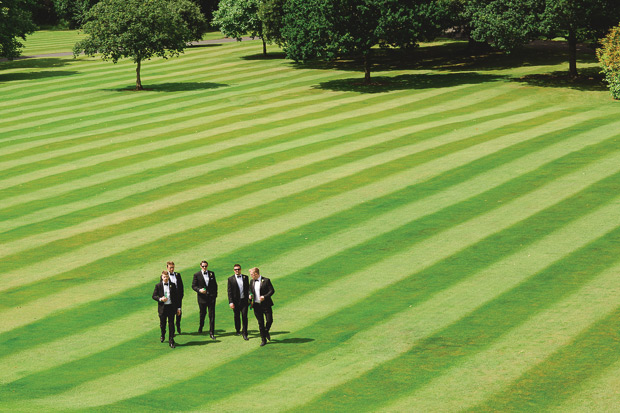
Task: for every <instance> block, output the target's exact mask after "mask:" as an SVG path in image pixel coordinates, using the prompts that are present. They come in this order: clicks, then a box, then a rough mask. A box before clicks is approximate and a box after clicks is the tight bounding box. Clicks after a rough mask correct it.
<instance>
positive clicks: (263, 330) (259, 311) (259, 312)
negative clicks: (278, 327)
mask: <svg viewBox="0 0 620 413" xmlns="http://www.w3.org/2000/svg"><path fill="white" fill-rule="evenodd" d="M254 316H255V317H256V320H257V321H258V329H259V330H260V336H261V338H263V339H265V338H266V337H267V333H268V332H269V329H270V328H271V324H272V323H273V312H272V311H271V306H268V305H265V304H258V303H254Z"/></svg>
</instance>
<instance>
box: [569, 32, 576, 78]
mask: <svg viewBox="0 0 620 413" xmlns="http://www.w3.org/2000/svg"><path fill="white" fill-rule="evenodd" d="M568 74H569V76H570V77H572V78H576V77H577V36H576V34H575V29H573V28H570V29H568Z"/></svg>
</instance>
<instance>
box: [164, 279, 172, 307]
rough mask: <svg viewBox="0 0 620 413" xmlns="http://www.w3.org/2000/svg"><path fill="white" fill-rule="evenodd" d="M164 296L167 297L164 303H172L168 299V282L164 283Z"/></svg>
mask: <svg viewBox="0 0 620 413" xmlns="http://www.w3.org/2000/svg"><path fill="white" fill-rule="evenodd" d="M164 297H168V299H167V300H166V302H165V303H164V305H170V304H172V301H170V285H169V284H164Z"/></svg>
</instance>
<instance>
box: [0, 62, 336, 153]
mask: <svg viewBox="0 0 620 413" xmlns="http://www.w3.org/2000/svg"><path fill="white" fill-rule="evenodd" d="M280 70H282V69H280ZM269 72H270V76H263V77H261V78H260V81H259V82H257V79H256V78H253V83H260V84H261V85H262V87H263V89H270V88H273V87H274V85H277V83H274V80H278V79H280V80H281V79H282V78H287V77H291V78H293V80H292V81H294V82H298V81H299V79H298V78H296V77H295V76H294V75H295V74H294V73H293V72H284V73H278V72H277V71H276V70H275V69H271V70H270V71H269ZM274 72H275V73H274ZM314 76H315V77H316V78H317V79H320V78H325V77H326V76H327V74H325V73H322V74H321V75H316V74H314ZM269 80H271V82H270V81H269ZM222 88H223V87H222ZM237 89H239V88H238V87H237ZM226 90H227V91H230V90H234V87H227V88H226ZM244 92H245V91H242V92H241V93H244ZM229 93H234V92H229ZM238 93H240V92H237V94H238ZM212 96H213V97H212V99H216V98H220V97H221V95H218V94H215V93H212ZM147 111H157V112H159V110H158V109H157V108H152V109H150V108H149V109H147ZM198 113H199V114H201V115H202V114H203V113H204V109H203V111H202V112H198ZM193 114H196V109H194V110H191V111H189V110H188V111H178V112H173V113H168V116H167V118H169V119H170V120H173V119H177V118H181V120H182V118H187V117H189V116H191V115H193ZM137 115H139V113H136V112H134V111H132V112H129V113H120V114H116V115H115V116H107V117H105V118H103V119H100V118H99V117H96V116H95V117H93V116H92V115H91V117H90V118H87V119H85V120H82V119H81V118H80V120H79V121H77V122H75V121H74V122H67V121H60V122H59V124H58V125H56V126H55V127H50V126H48V127H47V128H45V129H44V130H40V129H38V128H37V127H36V126H34V127H33V128H32V130H22V129H18V130H14V131H12V132H5V139H4V140H5V142H8V143H14V142H22V141H24V140H28V141H29V142H31V143H30V145H31V146H32V143H35V144H38V145H40V144H41V142H46V141H47V139H49V138H50V137H58V136H61V135H62V134H65V135H66V134H67V133H68V132H73V134H75V133H77V132H81V134H82V135H83V136H89V135H88V134H86V132H88V131H91V130H94V131H96V132H97V133H108V132H111V131H114V130H116V129H118V128H119V126H122V125H123V124H122V123H121V125H115V127H112V128H111V127H110V126H108V125H107V124H106V123H105V121H106V120H107V121H118V120H124V121H125V122H129V121H131V124H132V126H133V127H137V126H146V125H150V124H152V123H154V121H153V120H151V119H149V118H139V119H134V118H135V117H138V116H137ZM94 126H97V128H94ZM180 127H187V126H183V125H180ZM99 129H101V130H99ZM91 133H92V132H91ZM35 138H36V139H35ZM72 138H75V137H73V136H72ZM19 148H20V149H21V148H23V146H20V147H19Z"/></svg>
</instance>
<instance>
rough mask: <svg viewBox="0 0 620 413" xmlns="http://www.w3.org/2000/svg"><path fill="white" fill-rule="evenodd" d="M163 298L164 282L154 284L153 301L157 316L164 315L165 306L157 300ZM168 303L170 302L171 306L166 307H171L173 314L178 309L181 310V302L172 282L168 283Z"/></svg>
mask: <svg viewBox="0 0 620 413" xmlns="http://www.w3.org/2000/svg"><path fill="white" fill-rule="evenodd" d="M163 296H164V282H163V281H160V282H159V283H157V284H155V289H154V290H153V300H155V301H157V312H158V313H159V315H163V314H164V306H166V304H164V303H162V302H161V301H159V299H160V298H161V297H163ZM170 302H172V304H168V305H170V306H172V308H174V311H175V312H176V311H177V309H178V308H181V301H180V300H179V295H178V293H177V286H176V285H175V284H174V283H173V282H172V281H171V282H170Z"/></svg>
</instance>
